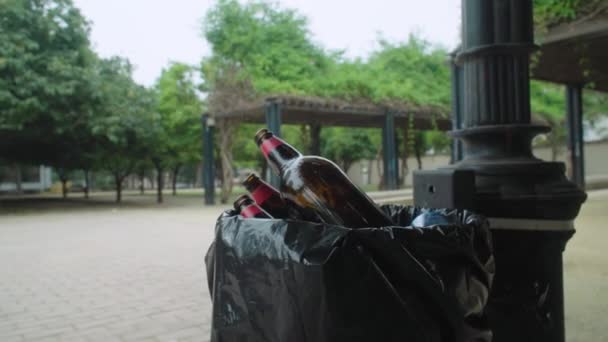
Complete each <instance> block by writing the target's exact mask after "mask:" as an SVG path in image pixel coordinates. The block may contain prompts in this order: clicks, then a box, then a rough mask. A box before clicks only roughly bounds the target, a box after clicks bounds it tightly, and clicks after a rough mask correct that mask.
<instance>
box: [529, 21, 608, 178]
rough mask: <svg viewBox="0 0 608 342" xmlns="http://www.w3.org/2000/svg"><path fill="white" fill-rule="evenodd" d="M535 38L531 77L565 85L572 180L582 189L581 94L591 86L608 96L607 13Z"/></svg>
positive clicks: (583, 175) (583, 166)
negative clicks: (536, 49) (537, 46)
mask: <svg viewBox="0 0 608 342" xmlns="http://www.w3.org/2000/svg"><path fill="white" fill-rule="evenodd" d="M537 36H538V37H539V43H540V52H539V59H538V61H537V62H536V63H533V64H532V77H533V78H535V79H539V80H543V81H549V82H555V83H560V84H564V85H566V100H567V126H568V150H569V151H570V155H569V159H570V164H571V165H572V174H571V179H572V181H573V182H575V183H576V184H578V185H579V186H580V187H581V188H584V187H585V153H584V142H583V105H582V104H583V99H582V93H583V92H582V90H583V87H584V86H585V85H588V84H592V85H593V89H595V90H597V91H601V92H608V13H605V14H602V15H597V16H594V17H587V18H583V19H579V20H576V21H574V22H569V23H563V24H560V25H557V26H555V27H552V28H550V29H549V30H548V32H546V33H544V34H543V33H539V34H537Z"/></svg>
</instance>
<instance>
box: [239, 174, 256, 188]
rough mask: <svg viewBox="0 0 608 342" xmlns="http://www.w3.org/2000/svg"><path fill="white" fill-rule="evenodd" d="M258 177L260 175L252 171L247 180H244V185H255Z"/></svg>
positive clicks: (247, 186) (246, 186)
mask: <svg viewBox="0 0 608 342" xmlns="http://www.w3.org/2000/svg"><path fill="white" fill-rule="evenodd" d="M257 178H258V176H256V175H255V173H250V174H249V175H248V176H247V177H246V178H245V180H244V181H243V183H241V184H243V186H244V187H245V188H249V187H250V186H251V185H253V182H254V181H255V180H256V179H257Z"/></svg>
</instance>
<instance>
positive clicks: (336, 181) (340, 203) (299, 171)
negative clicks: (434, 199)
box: [255, 129, 392, 228]
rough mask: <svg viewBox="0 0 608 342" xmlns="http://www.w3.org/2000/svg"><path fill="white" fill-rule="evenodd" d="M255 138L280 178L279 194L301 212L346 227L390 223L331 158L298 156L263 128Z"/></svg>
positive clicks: (283, 142) (297, 153) (375, 225)
mask: <svg viewBox="0 0 608 342" xmlns="http://www.w3.org/2000/svg"><path fill="white" fill-rule="evenodd" d="M255 141H256V143H257V144H258V146H259V147H260V149H261V150H262V153H263V154H264V156H265V157H266V159H267V160H268V164H269V165H270V167H271V168H272V169H273V170H274V171H276V172H277V173H278V174H279V175H280V178H281V188H280V190H281V195H282V197H283V198H284V199H285V200H288V201H290V202H293V203H294V204H295V205H297V206H298V209H299V210H300V211H304V212H305V216H308V215H309V214H310V213H312V214H314V215H315V216H316V217H317V218H318V219H319V220H321V221H322V222H325V223H330V224H336V225H342V226H346V227H349V228H363V227H382V226H391V225H392V222H391V220H390V219H389V218H388V217H387V216H386V215H385V214H384V213H383V212H382V210H380V208H378V206H376V204H375V203H374V202H373V201H372V200H371V199H370V198H369V197H368V196H367V195H366V194H365V193H364V192H363V191H361V190H359V188H357V186H356V185H354V184H353V183H352V182H351V181H350V180H349V179H348V176H346V174H344V172H342V170H340V168H339V167H338V166H337V165H336V164H334V163H333V162H331V161H329V160H327V159H325V158H321V157H317V156H302V154H301V153H300V152H298V151H297V150H296V149H295V148H293V147H292V146H290V145H289V144H287V143H286V142H285V141H283V140H281V139H279V138H277V137H275V136H274V135H273V134H272V132H270V131H268V130H267V129H262V130H260V131H258V133H257V134H256V135H255Z"/></svg>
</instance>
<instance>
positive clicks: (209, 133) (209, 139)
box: [201, 114, 215, 205]
mask: <svg viewBox="0 0 608 342" xmlns="http://www.w3.org/2000/svg"><path fill="white" fill-rule="evenodd" d="M201 123H202V125H203V137H202V138H203V140H202V142H203V146H202V147H203V188H204V190H205V204H206V205H213V204H215V162H214V161H215V160H214V158H213V130H214V124H213V118H211V117H210V116H209V114H203V115H202V116H201Z"/></svg>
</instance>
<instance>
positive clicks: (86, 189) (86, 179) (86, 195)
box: [84, 170, 90, 199]
mask: <svg viewBox="0 0 608 342" xmlns="http://www.w3.org/2000/svg"><path fill="white" fill-rule="evenodd" d="M89 185H90V182H89V170H84V198H86V199H88V198H89Z"/></svg>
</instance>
